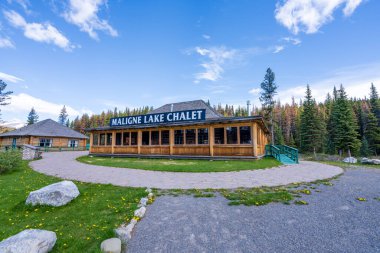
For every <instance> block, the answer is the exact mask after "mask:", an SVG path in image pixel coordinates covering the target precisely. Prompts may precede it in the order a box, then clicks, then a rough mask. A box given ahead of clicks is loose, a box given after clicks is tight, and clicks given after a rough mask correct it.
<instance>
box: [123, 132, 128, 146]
mask: <svg viewBox="0 0 380 253" xmlns="http://www.w3.org/2000/svg"><path fill="white" fill-rule="evenodd" d="M123 145H124V146H129V132H124V133H123Z"/></svg>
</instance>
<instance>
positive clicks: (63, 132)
mask: <svg viewBox="0 0 380 253" xmlns="http://www.w3.org/2000/svg"><path fill="white" fill-rule="evenodd" d="M87 139H88V137H87V136H86V135H84V134H81V133H78V132H76V131H74V130H72V129H71V128H69V127H66V126H64V125H61V124H59V123H58V122H55V121H54V120H51V119H46V120H42V121H39V122H37V123H35V124H32V125H28V126H25V127H22V128H19V129H16V130H13V131H9V132H6V133H3V134H0V146H1V147H3V148H4V147H5V148H11V147H13V148H15V147H21V146H22V145H23V144H29V145H32V146H36V147H41V148H45V149H46V150H48V149H49V150H55V149H56V150H65V149H67V150H81V149H82V150H84V149H85V148H86V141H87Z"/></svg>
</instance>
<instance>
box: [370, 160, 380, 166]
mask: <svg viewBox="0 0 380 253" xmlns="http://www.w3.org/2000/svg"><path fill="white" fill-rule="evenodd" d="M372 161H373V164H377V165H379V164H380V159H372Z"/></svg>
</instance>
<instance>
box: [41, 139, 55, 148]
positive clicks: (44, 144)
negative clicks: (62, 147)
mask: <svg viewBox="0 0 380 253" xmlns="http://www.w3.org/2000/svg"><path fill="white" fill-rule="evenodd" d="M52 144H53V140H52V139H45V138H42V139H40V147H51V146H52Z"/></svg>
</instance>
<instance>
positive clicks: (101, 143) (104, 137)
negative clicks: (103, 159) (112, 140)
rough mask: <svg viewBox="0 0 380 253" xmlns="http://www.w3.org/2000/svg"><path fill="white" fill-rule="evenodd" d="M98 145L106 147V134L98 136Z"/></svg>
mask: <svg viewBox="0 0 380 253" xmlns="http://www.w3.org/2000/svg"><path fill="white" fill-rule="evenodd" d="M100 145H102V146H104V145H106V134H100Z"/></svg>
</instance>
